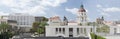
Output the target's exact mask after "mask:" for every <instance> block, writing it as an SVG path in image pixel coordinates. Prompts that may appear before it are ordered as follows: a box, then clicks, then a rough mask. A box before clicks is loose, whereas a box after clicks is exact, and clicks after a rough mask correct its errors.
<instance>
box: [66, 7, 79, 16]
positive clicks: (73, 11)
mask: <svg viewBox="0 0 120 39" xmlns="http://www.w3.org/2000/svg"><path fill="white" fill-rule="evenodd" d="M65 10H66V11H68V12H70V13H72V14H74V15H77V13H78V10H79V9H78V8H71V9H70V8H66V9H65Z"/></svg>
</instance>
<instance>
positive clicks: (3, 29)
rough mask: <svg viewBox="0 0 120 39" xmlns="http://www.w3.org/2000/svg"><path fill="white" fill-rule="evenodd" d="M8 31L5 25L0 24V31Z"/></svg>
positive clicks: (7, 26) (8, 27)
mask: <svg viewBox="0 0 120 39" xmlns="http://www.w3.org/2000/svg"><path fill="white" fill-rule="evenodd" d="M8 29H10V26H9V25H8V24H7V23H1V24H0V31H3V32H5V31H7V30H8Z"/></svg>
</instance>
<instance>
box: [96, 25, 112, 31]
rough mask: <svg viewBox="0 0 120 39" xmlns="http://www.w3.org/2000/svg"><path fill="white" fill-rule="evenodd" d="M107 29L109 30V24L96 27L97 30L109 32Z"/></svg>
mask: <svg viewBox="0 0 120 39" xmlns="http://www.w3.org/2000/svg"><path fill="white" fill-rule="evenodd" d="M109 31H110V29H109V26H106V25H104V26H101V27H98V28H97V32H104V33H109Z"/></svg>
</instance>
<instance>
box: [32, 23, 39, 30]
mask: <svg viewBox="0 0 120 39" xmlns="http://www.w3.org/2000/svg"><path fill="white" fill-rule="evenodd" d="M39 25H40V23H39V22H34V23H33V25H32V31H33V32H36V31H37V28H38V27H39Z"/></svg>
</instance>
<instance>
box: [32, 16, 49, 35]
mask: <svg viewBox="0 0 120 39" xmlns="http://www.w3.org/2000/svg"><path fill="white" fill-rule="evenodd" d="M47 21H48V19H47V18H45V17H42V18H41V21H40V22H34V23H33V26H32V29H31V31H32V32H38V33H39V34H41V33H44V31H45V26H46V25H48V24H47Z"/></svg>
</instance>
